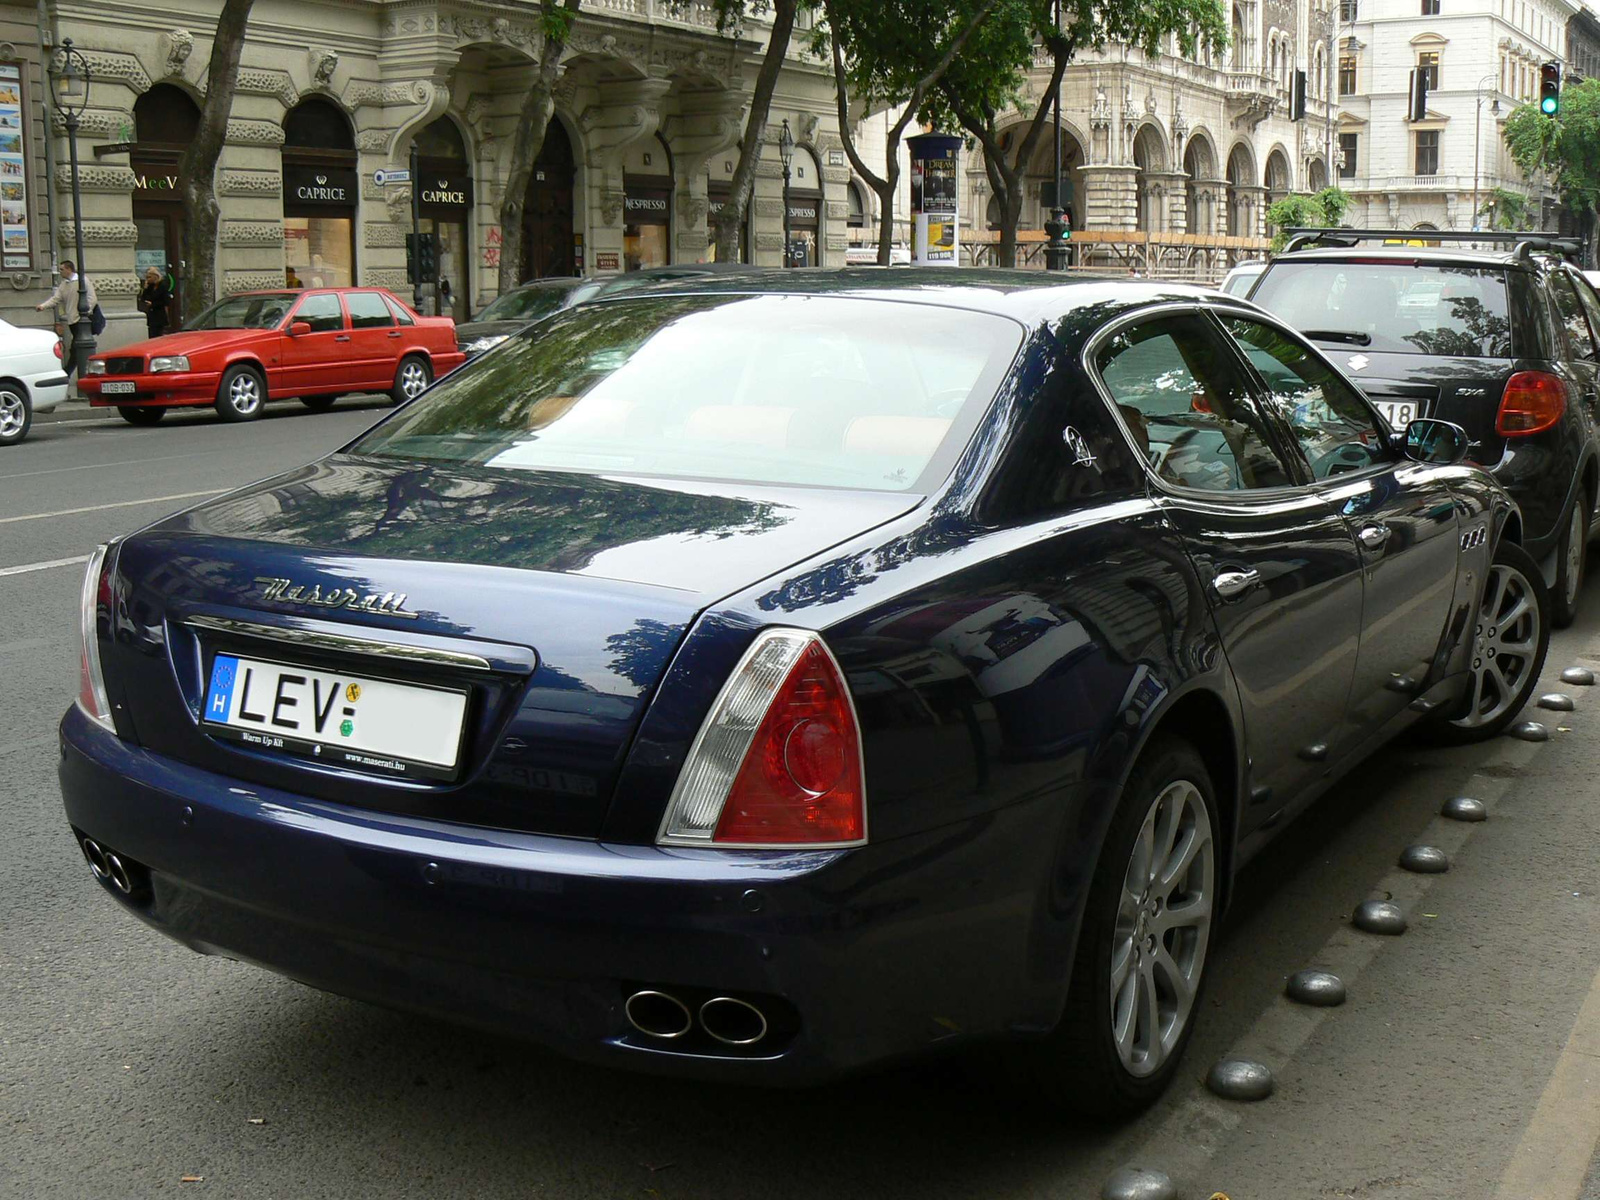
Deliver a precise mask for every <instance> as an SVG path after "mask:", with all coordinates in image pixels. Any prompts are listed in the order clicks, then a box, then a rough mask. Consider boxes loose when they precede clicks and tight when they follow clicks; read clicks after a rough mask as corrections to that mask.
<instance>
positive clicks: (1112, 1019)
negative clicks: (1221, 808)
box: [1017, 737, 1222, 1121]
mask: <svg viewBox="0 0 1600 1200" xmlns="http://www.w3.org/2000/svg"><path fill="white" fill-rule="evenodd" d="M1216 813H1217V804H1216V799H1215V793H1214V792H1213V790H1212V784H1211V777H1210V775H1209V774H1208V772H1207V771H1206V766H1205V763H1204V761H1203V760H1202V759H1201V758H1200V755H1199V754H1198V753H1197V752H1196V751H1195V749H1194V747H1193V746H1191V745H1190V744H1189V743H1188V742H1185V741H1182V740H1179V739H1177V738H1160V737H1158V738H1157V739H1156V740H1154V741H1152V742H1151V743H1150V745H1149V746H1148V747H1146V749H1145V751H1144V753H1143V754H1142V755H1141V756H1140V758H1139V761H1138V763H1137V764H1136V765H1135V766H1134V769H1133V773H1132V774H1131V775H1130V776H1129V777H1128V782H1127V784H1126V786H1125V787H1124V788H1123V789H1122V797H1121V800H1120V802H1119V803H1118V806H1117V811H1116V815H1115V816H1113V817H1112V820H1111V828H1110V830H1109V831H1108V832H1107V834H1106V840H1105V843H1104V845H1103V846H1102V847H1101V851H1100V857H1099V861H1098V862H1097V863H1096V865H1095V872H1094V878H1093V880H1092V881H1091V883H1090V885H1089V897H1088V900H1087V902H1086V904H1085V906H1084V913H1083V927H1082V929H1081V930H1080V931H1079V934H1078V952H1077V958H1076V960H1075V961H1074V962H1073V966H1072V981H1071V985H1070V988H1069V990H1068V993H1067V1003H1066V1007H1065V1008H1064V1009H1063V1011H1062V1014H1061V1021H1060V1023H1059V1024H1058V1025H1057V1026H1056V1028H1055V1029H1054V1030H1053V1031H1052V1032H1051V1033H1050V1034H1049V1036H1048V1037H1046V1038H1045V1039H1044V1041H1043V1042H1042V1043H1037V1042H1035V1043H1028V1044H1026V1045H1025V1046H1019V1047H1017V1051H1018V1059H1019V1061H1020V1063H1021V1064H1022V1068H1023V1069H1024V1070H1025V1071H1026V1072H1027V1073H1028V1074H1029V1075H1031V1077H1032V1078H1031V1080H1030V1082H1031V1083H1032V1085H1033V1086H1034V1088H1035V1089H1036V1090H1037V1091H1038V1092H1039V1093H1040V1094H1041V1095H1042V1096H1044V1098H1046V1099H1047V1100H1048V1101H1049V1102H1050V1103H1051V1104H1053V1105H1055V1106H1056V1107H1058V1108H1062V1109H1066V1110H1068V1111H1070V1112H1073V1113H1076V1114H1077V1115H1079V1116H1083V1117H1088V1118H1090V1119H1094V1120H1102V1121H1104V1120H1122V1119H1125V1118H1128V1117H1131V1116H1133V1115H1135V1114H1136V1113H1138V1112H1141V1111H1142V1110H1144V1109H1145V1108H1148V1107H1149V1106H1150V1105H1151V1104H1153V1103H1154V1102H1155V1101H1156V1099H1157V1098H1158V1097H1159V1096H1160V1095H1161V1093H1162V1092H1163V1091H1165V1090H1166V1087H1167V1085H1168V1084H1169V1083H1170V1082H1171V1080H1172V1077H1173V1075H1174V1074H1176V1073H1177V1070H1178V1067H1179V1065H1180V1063H1181V1061H1182V1058H1183V1052H1184V1049H1185V1047H1187V1046H1188V1044H1189V1037H1190V1035H1191V1033H1192V1032H1193V1029H1194V1023H1195V1018H1196V1016H1197V1015H1198V1014H1199V1012H1200V1009H1201V1003H1200V1002H1201V996H1202V992H1203V989H1204V986H1205V968H1206V961H1207V953H1208V951H1209V948H1210V943H1211V938H1212V935H1213V932H1214V930H1215V928H1216V925H1217V918H1218V915H1219V912H1218V910H1219V905H1218V899H1219V887H1220V882H1221V864H1222V855H1221V854H1220V853H1219V852H1218V850H1219V847H1218V840H1217V816H1216Z"/></svg>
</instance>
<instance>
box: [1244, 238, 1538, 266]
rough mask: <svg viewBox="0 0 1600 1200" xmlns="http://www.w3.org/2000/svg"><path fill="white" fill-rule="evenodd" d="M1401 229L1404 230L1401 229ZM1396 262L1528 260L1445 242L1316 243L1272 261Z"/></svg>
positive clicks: (1506, 262)
mask: <svg viewBox="0 0 1600 1200" xmlns="http://www.w3.org/2000/svg"><path fill="white" fill-rule="evenodd" d="M1400 232H1401V233H1404V232H1405V231H1404V230H1402V231H1400ZM1351 259H1360V260H1361V261H1363V262H1381V261H1385V260H1389V259H1393V260H1395V261H1396V262H1407V263H1419V264H1420V263H1426V264H1428V265H1430V266H1441V267H1450V266H1469V267H1515V266H1521V265H1524V264H1529V265H1531V264H1530V263H1529V259H1528V258H1527V257H1520V258H1519V257H1518V256H1517V255H1515V254H1513V253H1511V252H1510V251H1508V250H1456V249H1453V248H1451V247H1447V246H1318V247H1314V248H1309V249H1305V250H1291V251H1289V252H1287V253H1285V254H1280V255H1278V257H1277V258H1275V259H1274V260H1273V263H1274V264H1277V263H1288V262H1348V261H1349V260H1351Z"/></svg>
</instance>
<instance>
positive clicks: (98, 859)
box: [79, 838, 111, 879]
mask: <svg viewBox="0 0 1600 1200" xmlns="http://www.w3.org/2000/svg"><path fill="white" fill-rule="evenodd" d="M79 845H80V846H81V848H82V850H83V857H84V860H85V861H86V862H87V863H88V864H89V870H91V871H93V872H94V877H95V878H96V879H109V878H111V869H110V865H109V864H108V863H107V862H106V852H105V851H104V850H102V849H100V843H99V842H97V841H95V840H94V839H93V838H84V839H83V841H82V842H81V843H79Z"/></svg>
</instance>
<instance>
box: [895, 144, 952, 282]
mask: <svg viewBox="0 0 1600 1200" xmlns="http://www.w3.org/2000/svg"><path fill="white" fill-rule="evenodd" d="M906 146H907V147H908V148H909V149H910V151H911V219H912V235H911V261H912V262H914V263H916V264H918V265H919V266H946V267H953V266H956V265H958V264H959V263H960V262H961V224H960V218H961V212H960V208H961V202H960V190H959V186H958V185H959V177H958V175H957V173H956V167H957V164H958V163H959V161H960V153H961V139H960V138H958V137H954V136H952V135H950V134H947V133H923V134H918V135H917V136H916V137H910V138H907V139H906Z"/></svg>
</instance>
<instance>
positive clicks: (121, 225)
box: [56, 221, 139, 288]
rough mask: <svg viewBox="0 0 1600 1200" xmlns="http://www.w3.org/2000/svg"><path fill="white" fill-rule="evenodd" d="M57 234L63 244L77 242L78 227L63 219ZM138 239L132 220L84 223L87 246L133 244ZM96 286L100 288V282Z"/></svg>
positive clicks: (74, 243) (137, 229)
mask: <svg viewBox="0 0 1600 1200" xmlns="http://www.w3.org/2000/svg"><path fill="white" fill-rule="evenodd" d="M56 234H57V239H56V240H57V241H58V242H59V243H60V244H61V245H63V246H73V245H76V244H77V240H78V239H77V227H76V226H75V225H74V224H73V223H72V222H71V221H62V222H61V224H60V226H59V227H58V228H57V230H56ZM138 240H139V228H138V226H136V225H135V224H134V223H133V222H132V221H85V222H84V223H83V244H84V245H86V246H132V245H134V244H135V243H137V242H138ZM95 286H96V287H97V288H98V287H99V284H96V285H95Z"/></svg>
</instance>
